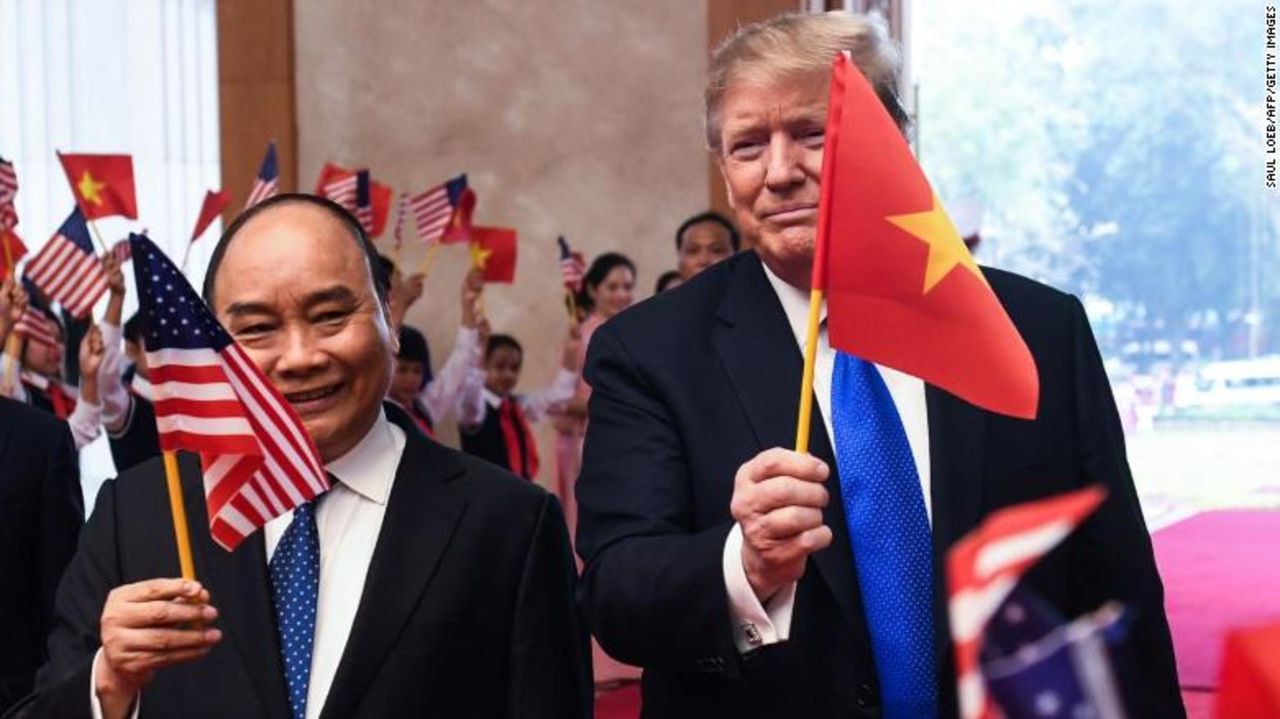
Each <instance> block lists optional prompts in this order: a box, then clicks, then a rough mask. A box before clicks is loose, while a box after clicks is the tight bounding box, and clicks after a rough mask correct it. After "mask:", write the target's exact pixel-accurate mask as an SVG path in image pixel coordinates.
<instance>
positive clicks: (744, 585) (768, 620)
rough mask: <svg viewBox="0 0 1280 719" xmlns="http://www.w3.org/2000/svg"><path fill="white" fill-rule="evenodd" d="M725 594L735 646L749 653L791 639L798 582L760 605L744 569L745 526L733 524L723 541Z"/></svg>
mask: <svg viewBox="0 0 1280 719" xmlns="http://www.w3.org/2000/svg"><path fill="white" fill-rule="evenodd" d="M722 564H723V567H724V587H725V593H726V594H727V595H728V597H729V620H730V621H731V622H733V643H734V644H735V645H736V646H737V647H738V651H739V652H741V653H743V654H746V653H747V652H750V651H753V650H756V649H759V648H760V647H764V646H768V645H770V644H777V643H778V642H785V641H787V639H789V638H790V637H791V611H792V610H793V609H794V608H795V604H796V583H795V582H792V583H791V584H788V585H787V586H785V587H783V588H782V589H780V590H778V593H777V594H775V595H773V596H772V597H770V598H769V601H768V603H767V604H761V603H760V600H759V599H757V598H756V593H755V590H753V589H752V588H751V583H750V582H749V581H747V570H746V569H745V568H744V567H743V566H742V526H741V525H739V524H734V525H733V529H732V530H730V531H729V536H728V538H726V539H725V542H724V557H723V561H722Z"/></svg>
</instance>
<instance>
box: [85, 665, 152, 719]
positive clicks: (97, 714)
mask: <svg viewBox="0 0 1280 719" xmlns="http://www.w3.org/2000/svg"><path fill="white" fill-rule="evenodd" d="M100 661H102V648H101V647H99V648H98V651H97V653H95V654H94V655H93V669H91V670H90V671H89V711H90V712H92V713H93V719H102V702H100V701H98V688H97V686H95V682H94V679H95V677H97V676H98V662H100ZM140 706H142V695H141V694H139V695H137V696H135V697H134V698H133V711H131V712H129V717H130V719H138V708H139V707H140Z"/></svg>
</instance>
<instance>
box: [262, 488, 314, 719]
mask: <svg viewBox="0 0 1280 719" xmlns="http://www.w3.org/2000/svg"><path fill="white" fill-rule="evenodd" d="M321 496H323V495H321ZM317 500H318V498H317V499H313V500H311V501H310V502H306V503H303V504H300V505H298V507H297V508H296V509H294V510H293V521H292V522H290V523H289V528H288V529H286V530H285V531H284V535H283V536H281V537H280V542H279V544H277V545H276V551H275V552H274V553H273V554H272V555H271V561H270V562H269V563H268V565H267V569H268V573H269V574H270V575H271V599H272V603H273V604H274V605H275V610H276V632H277V633H278V634H279V636H280V660H281V666H282V667H283V669H284V680H285V687H286V688H287V689H288V690H289V709H290V713H291V715H292V717H293V719H304V717H305V716H306V715H307V687H308V686H309V685H310V683H311V649H312V645H313V644H314V642H315V635H316V599H317V596H318V595H319V592H320V531H319V530H318V529H317V527H316V501H317Z"/></svg>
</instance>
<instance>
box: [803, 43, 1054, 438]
mask: <svg viewBox="0 0 1280 719" xmlns="http://www.w3.org/2000/svg"><path fill="white" fill-rule="evenodd" d="M813 289H814V290H825V291H826V297H827V328H828V334H829V337H830V342H831V346H832V347H835V348H836V349H839V350H842V351H844V352H848V353H850V354H853V355H857V356H858V357H861V358H862V359H865V360H867V361H870V362H877V363H879V364H883V365H886V366H889V367H893V368H895V369H898V370H901V371H903V372H906V373H908V374H911V375H915V376H916V377H919V378H921V379H923V380H924V381H926V382H928V383H930V384H933V385H937V386H938V387H941V388H942V389H945V390H947V391H948V392H951V393H952V394H955V395H957V396H958V397H960V398H962V399H964V400H966V401H968V402H972V403H973V404H975V405H978V406H979V407H982V408H984V409H988V410H991V411H993V412H999V413H1001V414H1007V415H1011V416H1014V417H1021V418H1024V419H1033V418H1034V417H1035V416H1036V407H1037V404H1038V403H1039V394H1040V382H1039V377H1038V375H1037V373H1036V365H1035V360H1033V359H1032V357H1031V352H1030V351H1028V349H1027V346H1026V344H1025V343H1024V342H1023V341H1022V337H1021V335H1019V334H1018V330H1017V329H1016V328H1014V326H1013V322H1012V321H1010V320H1009V316H1008V315H1007V314H1005V311H1004V308H1003V307H1001V305H1000V301H999V300H998V299H996V295H995V293H994V292H993V291H992V290H991V287H990V286H989V285H988V284H987V281H986V279H985V278H984V277H983V275H982V272H981V271H980V270H979V269H978V265H977V264H976V263H975V262H974V261H973V257H972V256H971V255H970V254H969V251H968V250H967V249H966V248H965V245H964V241H963V240H962V239H961V238H960V235H959V233H958V232H956V229H955V226H954V225H953V224H952V222H951V220H950V218H948V217H947V213H946V212H945V211H944V210H943V208H942V204H941V203H940V202H939V201H938V198H937V196H936V195H935V194H934V193H933V189H932V188H931V187H930V186H929V181H928V180H927V179H925V176H924V172H923V171H921V169H920V166H919V165H918V164H916V160H915V157H914V156H913V155H912V154H911V148H910V147H908V146H907V141H906V139H905V138H904V137H903V136H902V133H901V131H899V130H898V128H897V126H896V125H894V123H893V120H892V119H891V118H890V117H889V113H888V112H887V111H886V110H885V109H884V106H883V105H882V104H881V103H880V99H879V98H878V97H877V96H876V93H875V91H874V90H873V89H872V88H871V85H870V84H869V83H868V82H867V81H866V79H865V78H864V77H863V76H862V73H861V72H859V71H858V69H857V68H856V67H855V66H854V65H853V63H852V62H851V61H850V60H849V59H848V58H847V57H846V56H845V55H843V54H842V55H840V56H838V57H837V58H836V61H835V64H834V65H833V67H832V72H831V99H830V104H829V106H828V108H827V127H826V138H825V154H824V156H823V165H822V196H821V201H820V205H819V210H818V232H817V247H816V249H815V252H814V262H813Z"/></svg>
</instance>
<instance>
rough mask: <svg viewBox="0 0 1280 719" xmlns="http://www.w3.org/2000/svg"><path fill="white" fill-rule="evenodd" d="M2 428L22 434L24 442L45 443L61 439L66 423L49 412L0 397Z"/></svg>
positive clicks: (0, 423)
mask: <svg viewBox="0 0 1280 719" xmlns="http://www.w3.org/2000/svg"><path fill="white" fill-rule="evenodd" d="M0 426H4V427H7V428H8V429H9V431H10V432H15V433H16V432H21V435H22V440H21V441H22V442H23V443H27V442H30V441H44V442H48V441H50V440H53V439H56V438H58V437H60V433H61V432H62V431H64V430H65V429H66V426H67V425H66V423H65V422H63V421H62V420H60V419H58V418H57V417H55V416H53V415H52V414H50V413H49V412H45V411H44V410H41V409H38V408H36V407H32V406H31V405H29V404H25V403H23V402H19V401H18V400H15V399H10V398H9V397H0Z"/></svg>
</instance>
